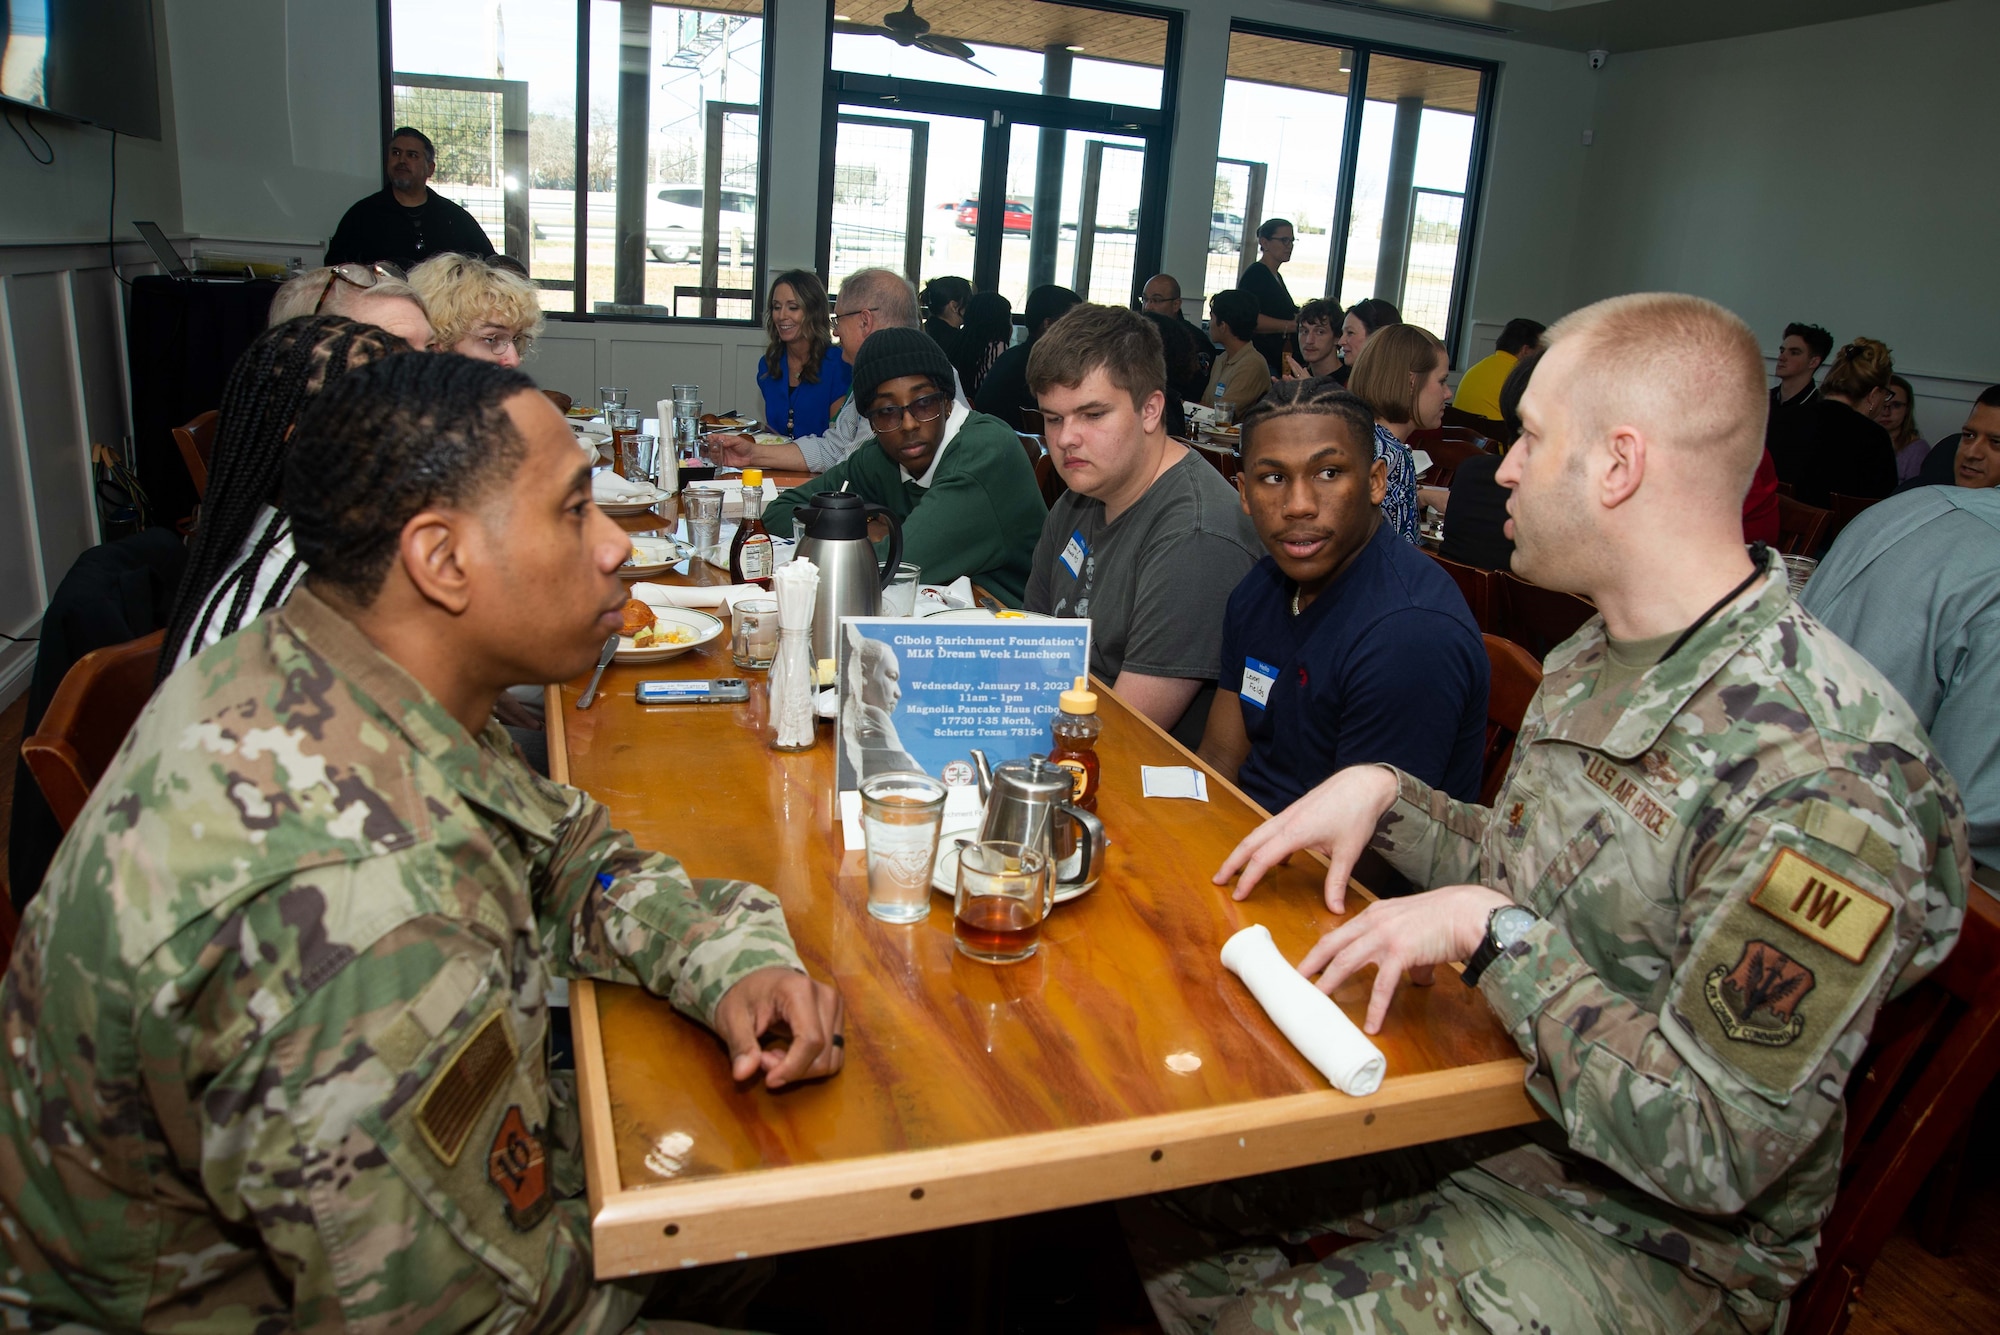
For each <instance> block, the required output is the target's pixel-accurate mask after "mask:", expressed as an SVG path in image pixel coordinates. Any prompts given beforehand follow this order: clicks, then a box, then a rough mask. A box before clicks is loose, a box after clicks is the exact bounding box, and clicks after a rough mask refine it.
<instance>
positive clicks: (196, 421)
mask: <svg viewBox="0 0 2000 1335" xmlns="http://www.w3.org/2000/svg"><path fill="white" fill-rule="evenodd" d="M221 415H222V414H220V413H218V412H217V411H216V410H215V409H213V408H210V409H209V410H208V411H207V412H205V413H196V414H195V415H194V417H193V418H192V419H191V420H189V422H188V424H187V425H186V426H177V427H175V428H174V444H176V445H178V446H180V448H181V462H182V463H184V464H186V465H187V470H188V476H189V477H191V478H193V479H194V494H195V499H197V500H206V499H207V498H208V461H209V459H211V458H212V457H213V456H214V454H215V422H216V419H217V418H219V417H220V416H221Z"/></svg>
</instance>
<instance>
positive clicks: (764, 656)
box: [729, 598, 778, 668]
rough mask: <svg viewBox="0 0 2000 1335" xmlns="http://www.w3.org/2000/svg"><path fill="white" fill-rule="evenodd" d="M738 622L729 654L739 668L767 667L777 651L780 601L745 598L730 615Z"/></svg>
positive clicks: (731, 618)
mask: <svg viewBox="0 0 2000 1335" xmlns="http://www.w3.org/2000/svg"><path fill="white" fill-rule="evenodd" d="M729 618H730V620H731V621H733V622H735V623H736V624H735V626H734V627H733V628H732V632H731V635H730V641H729V657H730V659H731V661H733V662H734V663H735V664H736V666H737V667H740V668H767V667H769V666H771V660H772V659H773V658H775V657H777V654H778V603H777V600H776V599H775V598H745V599H744V600H743V601H742V602H740V603H738V604H736V609H735V610H734V611H733V612H731V613H730V614H729Z"/></svg>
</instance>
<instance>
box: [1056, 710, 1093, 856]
mask: <svg viewBox="0 0 2000 1335" xmlns="http://www.w3.org/2000/svg"><path fill="white" fill-rule="evenodd" d="M1061 703H1062V708H1060V709H1059V710H1057V711H1056V716H1055V718H1054V719H1053V720H1051V721H1050V724H1049V731H1050V733H1051V734H1052V735H1053V737H1054V739H1055V749H1054V750H1052V751H1050V752H1049V763H1050V764H1052V765H1060V766H1062V767H1063V768H1064V769H1066V770H1068V771H1069V773H1070V779H1071V781H1072V788H1071V791H1070V798H1069V800H1070V805H1072V806H1076V807H1081V808H1082V809H1083V810H1085V811H1091V812H1094V811H1096V810H1097V734H1099V733H1100V732H1103V731H1104V720H1103V719H1101V718H1099V717H1098V716H1097V693H1096V692H1095V691H1092V690H1091V689H1090V678H1088V677H1078V678H1077V679H1076V685H1075V686H1074V687H1072V688H1071V689H1069V690H1067V691H1064V692H1063V693H1062V697H1061ZM1055 842H1056V850H1055V853H1056V857H1057V858H1058V859H1061V858H1064V857H1067V856H1069V854H1070V853H1071V852H1073V851H1074V850H1075V847H1076V822H1074V821H1069V820H1065V821H1061V822H1059V823H1058V824H1057V826H1056V829H1055Z"/></svg>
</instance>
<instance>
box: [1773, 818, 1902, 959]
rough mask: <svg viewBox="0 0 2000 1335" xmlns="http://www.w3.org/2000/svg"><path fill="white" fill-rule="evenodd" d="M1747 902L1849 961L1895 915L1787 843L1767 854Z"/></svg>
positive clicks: (1865, 952) (1863, 952) (1864, 955)
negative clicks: (1765, 864)
mask: <svg viewBox="0 0 2000 1335" xmlns="http://www.w3.org/2000/svg"><path fill="white" fill-rule="evenodd" d="M1850 819H1851V818H1850ZM1859 823H1860V822H1858V821H1857V822H1856V824H1859ZM1750 902H1751V903H1752V904H1754V905H1756V906H1757V907H1758V908H1760V909H1762V910H1763V911H1764V912H1765V913H1767V914H1769V915H1770V916H1771V917H1773V918H1776V919H1777V920H1778V921H1779V922H1781V923H1783V924H1784V925H1785V926H1787V927H1789V928H1791V929H1792V930H1793V931H1795V932H1797V933H1799V934H1800V935H1801V936H1805V937H1808V938H1810V939H1811V940H1814V941H1817V942H1819V943H1820V944H1821V945H1823V946H1825V947H1826V948H1827V949H1828V950H1831V951H1833V952H1834V953H1835V954H1837V955H1839V956H1841V957H1842V958H1844V959H1846V960H1848V961H1850V962H1851V963H1854V964H1859V963H1861V961H1862V960H1864V959H1867V958H1868V951H1869V949H1870V948H1871V947H1872V946H1873V945H1874V944H1875V938H1876V937H1878V936H1880V935H1881V934H1882V929H1883V928H1884V927H1886V926H1888V925H1889V919H1890V918H1892V917H1894V916H1895V910H1894V909H1892V908H1890V907H1889V905H1888V904H1886V903H1884V902H1883V901H1882V900H1880V899H1877V898H1876V897H1875V896H1874V895H1871V894H1869V893H1868V892H1867V891H1866V890H1863V889H1861V888H1860V887H1859V886H1857V885H1855V884H1854V883H1853V882H1851V881H1848V880H1846V879H1844V878H1842V877H1840V876H1836V875H1835V874H1834V873H1832V872H1830V871H1828V870H1827V869H1826V868H1825V867H1822V866H1820V865H1819V864H1818V863H1817V862H1814V861H1813V860H1812V859H1810V858H1807V857H1805V856H1803V855H1801V854H1799V853H1797V852H1795V851H1793V850H1792V849H1789V848H1781V849H1779V850H1778V855H1777V856H1776V857H1775V858H1773V859H1771V865H1770V867H1768V868H1767V869H1766V870H1765V872H1764V879H1763V881H1762V882H1761V883H1760V884H1759V885H1758V886H1757V889H1756V890H1755V891H1754V892H1753V893H1752V894H1751V896H1750Z"/></svg>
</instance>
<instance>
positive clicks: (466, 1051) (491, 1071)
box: [416, 1010, 514, 1167]
mask: <svg viewBox="0 0 2000 1335" xmlns="http://www.w3.org/2000/svg"><path fill="white" fill-rule="evenodd" d="M513 1069H514V1033H513V1030H512V1029H510V1028H509V1027H508V1025H507V1022H506V1016H505V1013H504V1012H502V1011H497V1010H496V1011H494V1012H493V1013H492V1014H491V1015H488V1016H487V1017H486V1019H485V1020H484V1021H482V1022H481V1024H480V1026H479V1027H478V1028H477V1029H475V1030H473V1031H472V1035H471V1036H470V1037H469V1038H467V1039H466V1040H465V1042H463V1043H461V1044H460V1045H459V1048H458V1051H457V1052H456V1053H455V1054H453V1056H452V1059H451V1060H450V1061H449V1062H447V1063H446V1064H445V1067H444V1069H443V1070H442V1071H439V1072H438V1074H437V1077H436V1078H435V1079H433V1080H432V1081H431V1087H430V1088H429V1089H428V1090H426V1091H424V1096H423V1101H422V1102H420V1103H419V1104H418V1105H417V1115H416V1122H417V1131H418V1132H419V1133H420V1134H421V1135H422V1136H423V1138H424V1143H425V1144H426V1145H428V1146H430V1147H431V1153H433V1154H435V1155H437V1157H438V1158H439V1159H441V1160H443V1161H444V1163H445V1165H446V1166H447V1167H449V1166H450V1165H452V1164H455V1163H457V1162H458V1156H459V1155H460V1154H461V1153H463V1152H464V1150H465V1138H466V1136H467V1135H469V1134H470V1133H471V1131H472V1127H473V1124H474V1123H475V1122H477V1121H478V1120H479V1114H480V1112H481V1111H482V1110H483V1109H484V1108H485V1107H486V1105H487V1103H488V1102H489V1101H490V1100H491V1099H492V1097H493V1096H494V1095H495V1094H496V1093H498V1092H499V1090H500V1086H501V1085H503V1084H505V1083H506V1081H507V1077H508V1075H509V1074H510V1073H511V1072H512V1071H513Z"/></svg>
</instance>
